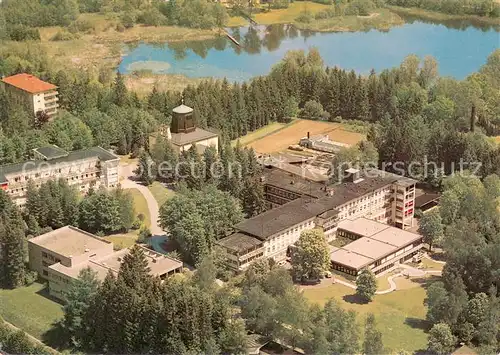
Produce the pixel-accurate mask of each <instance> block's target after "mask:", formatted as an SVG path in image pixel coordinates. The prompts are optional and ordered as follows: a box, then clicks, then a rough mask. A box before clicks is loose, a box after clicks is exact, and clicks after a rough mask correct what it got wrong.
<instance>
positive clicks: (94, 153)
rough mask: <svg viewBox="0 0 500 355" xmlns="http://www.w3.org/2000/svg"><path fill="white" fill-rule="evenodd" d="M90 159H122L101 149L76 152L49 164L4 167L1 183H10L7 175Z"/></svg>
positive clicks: (37, 162)
mask: <svg viewBox="0 0 500 355" xmlns="http://www.w3.org/2000/svg"><path fill="white" fill-rule="evenodd" d="M89 158H98V159H99V160H100V161H110V160H116V159H120V158H119V157H118V156H116V155H114V154H113V153H111V152H108V151H107V150H105V149H103V148H101V147H93V148H88V149H82V150H75V151H73V152H70V153H68V155H66V156H62V157H58V158H53V159H50V160H49V161H48V162H47V161H46V160H27V161H25V162H22V163H17V164H9V165H2V166H0V183H2V182H8V179H7V178H6V175H10V174H16V173H23V172H28V171H33V170H37V169H38V168H40V166H43V167H44V168H47V167H48V166H50V165H54V166H56V165H57V164H62V163H71V162H74V161H78V160H82V159H89Z"/></svg>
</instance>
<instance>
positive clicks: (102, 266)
mask: <svg viewBox="0 0 500 355" xmlns="http://www.w3.org/2000/svg"><path fill="white" fill-rule="evenodd" d="M140 248H142V249H143V251H144V254H145V256H146V260H147V261H148V267H149V273H150V274H151V275H153V276H160V275H163V274H166V273H168V272H170V271H173V270H176V269H178V268H180V267H182V262H181V261H179V260H176V259H173V258H170V257H168V256H166V255H163V254H160V253H157V252H155V251H152V250H150V249H147V248H144V247H140ZM128 253H130V249H122V250H119V251H117V252H114V253H112V254H110V255H107V256H105V257H103V258H100V259H91V260H86V261H84V262H82V263H80V264H78V265H74V266H72V267H67V266H64V265H62V264H61V263H57V264H54V265H51V266H50V269H52V270H55V271H58V272H60V273H62V274H64V275H66V276H69V277H72V278H76V277H78V274H79V273H80V271H81V270H83V269H85V268H87V267H88V268H91V269H92V270H93V271H95V272H96V273H97V278H98V279H99V280H101V281H102V280H104V278H105V277H106V275H107V274H108V272H109V271H110V270H111V272H112V273H114V274H115V275H116V274H117V273H118V270H119V269H120V265H121V263H122V261H123V258H124V257H125V255H127V254H128Z"/></svg>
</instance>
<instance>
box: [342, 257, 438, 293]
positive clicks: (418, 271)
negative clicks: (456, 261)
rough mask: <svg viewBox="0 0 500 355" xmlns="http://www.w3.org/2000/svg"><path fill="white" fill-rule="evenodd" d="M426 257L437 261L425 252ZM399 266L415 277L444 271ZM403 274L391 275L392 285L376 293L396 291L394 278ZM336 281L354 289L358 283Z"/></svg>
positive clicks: (390, 282)
mask: <svg viewBox="0 0 500 355" xmlns="http://www.w3.org/2000/svg"><path fill="white" fill-rule="evenodd" d="M425 257H426V258H428V259H430V260H432V261H435V260H434V259H432V258H431V257H429V256H427V254H425ZM439 263H442V264H446V262H444V261H440V262H439ZM399 267H402V268H404V269H406V270H407V271H408V274H409V275H410V276H413V277H417V276H424V275H427V274H435V275H441V273H442V272H441V270H421V269H417V268H414V267H412V266H409V265H406V264H400V265H399ZM401 276H405V273H404V272H399V273H397V274H394V275H391V276H389V277H388V278H387V281H388V282H389V285H390V287H389V288H388V289H385V290H381V291H376V292H375V294H376V295H385V294H387V293H391V292H393V291H396V290H397V285H396V283H395V282H394V279H395V278H397V277H401ZM335 283H338V284H341V285H344V286H347V287H349V288H352V289H353V290H355V289H356V285H355V284H353V283H350V282H347V281H344V280H339V279H335Z"/></svg>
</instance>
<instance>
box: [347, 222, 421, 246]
mask: <svg viewBox="0 0 500 355" xmlns="http://www.w3.org/2000/svg"><path fill="white" fill-rule="evenodd" d="M338 229H343V230H345V231H348V232H351V233H354V234H357V235H359V236H360V237H369V238H370V239H374V240H377V241H379V242H383V243H386V244H390V245H392V246H395V247H401V246H404V245H407V244H409V243H411V242H413V241H414V240H417V239H419V238H421V237H422V236H421V235H420V234H416V233H412V232H408V231H405V230H403V229H400V228H395V227H392V226H389V225H387V224H384V223H381V222H377V221H374V220H372V219H368V218H364V217H361V218H357V219H354V220H350V219H347V220H343V221H341V222H340V223H339V225H338Z"/></svg>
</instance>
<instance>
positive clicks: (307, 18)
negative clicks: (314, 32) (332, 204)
mask: <svg viewBox="0 0 500 355" xmlns="http://www.w3.org/2000/svg"><path fill="white" fill-rule="evenodd" d="M295 21H297V22H302V23H311V22H313V21H314V17H313V16H312V15H311V13H310V12H308V11H303V12H302V13H301V14H300V15H299V16H298V17H297V18H296V19H295Z"/></svg>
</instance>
